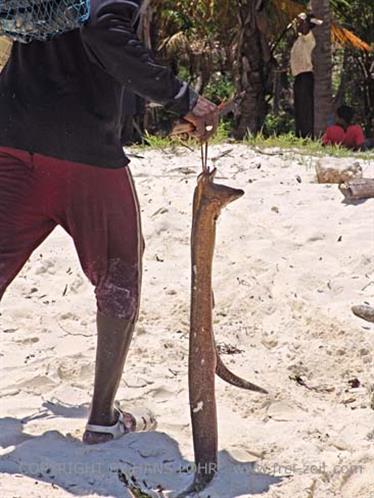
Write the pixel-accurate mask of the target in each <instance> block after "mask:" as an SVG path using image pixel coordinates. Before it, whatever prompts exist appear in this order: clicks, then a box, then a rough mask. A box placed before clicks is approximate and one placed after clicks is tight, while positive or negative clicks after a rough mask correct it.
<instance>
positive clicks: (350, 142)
mask: <svg viewBox="0 0 374 498" xmlns="http://www.w3.org/2000/svg"><path fill="white" fill-rule="evenodd" d="M364 142H365V135H364V132H363V130H362V128H361V126H360V125H351V126H348V128H347V131H346V132H345V139H344V142H343V143H344V145H345V146H346V147H348V148H349V149H358V148H359V147H361V145H362V144H363V143H364Z"/></svg>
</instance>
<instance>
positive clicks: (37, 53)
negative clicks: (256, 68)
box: [0, 0, 197, 168]
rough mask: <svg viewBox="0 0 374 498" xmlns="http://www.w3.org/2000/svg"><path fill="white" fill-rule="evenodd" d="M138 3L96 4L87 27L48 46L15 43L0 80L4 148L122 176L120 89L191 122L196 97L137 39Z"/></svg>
mask: <svg viewBox="0 0 374 498" xmlns="http://www.w3.org/2000/svg"><path fill="white" fill-rule="evenodd" d="M140 4H141V0H91V14H90V19H89V21H88V22H87V23H86V24H85V25H84V26H82V27H81V28H80V29H76V30H74V31H71V32H68V33H65V34H63V35H60V36H58V37H56V38H54V39H52V40H51V41H49V42H38V41H33V42H31V43H29V44H20V43H15V44H14V45H13V48H12V53H11V56H10V59H9V61H8V63H7V65H6V66H5V68H4V70H3V72H2V74H1V76H0V146H5V147H13V148H17V149H21V150H27V151H30V152H37V153H41V154H45V155H49V156H53V157H58V158H60V159H66V160H69V161H75V162H81V163H86V164H92V165H96V166H101V167H107V168H118V167H121V166H124V165H125V164H127V163H128V160H127V158H126V156H125V155H124V153H123V150H122V146H121V115H122V112H123V105H122V97H123V88H124V87H126V88H128V89H129V90H131V91H133V92H134V93H137V94H138V95H141V96H142V97H145V98H147V99H149V100H152V101H154V102H157V103H160V104H162V105H166V107H167V108H169V109H170V110H171V111H173V112H175V114H176V115H178V116H182V115H184V114H186V113H187V112H188V111H189V110H190V109H191V108H192V107H193V105H194V104H195V102H196V99H197V95H196V94H195V93H194V92H193V91H192V90H191V89H190V88H189V87H188V86H187V85H186V84H184V83H183V82H181V81H179V80H178V79H177V78H176V77H175V76H174V75H173V74H172V72H171V71H170V70H169V69H168V68H165V67H163V66H160V65H159V64H157V63H156V62H155V60H154V59H153V57H152V55H151V54H150V53H149V52H148V51H147V50H146V49H145V48H144V46H143V45H142V44H141V43H140V42H139V40H138V39H137V37H136V34H135V30H134V27H133V26H134V20H135V18H136V16H137V15H138V7H139V6H140Z"/></svg>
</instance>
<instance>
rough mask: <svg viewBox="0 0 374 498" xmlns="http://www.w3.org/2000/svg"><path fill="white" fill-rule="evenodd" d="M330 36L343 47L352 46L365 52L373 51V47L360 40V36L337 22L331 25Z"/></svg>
mask: <svg viewBox="0 0 374 498" xmlns="http://www.w3.org/2000/svg"><path fill="white" fill-rule="evenodd" d="M332 38H333V41H334V42H335V43H337V44H338V45H341V46H343V47H347V46H348V47H353V48H356V49H357V50H363V51H365V52H372V51H373V48H372V47H371V46H370V45H369V44H368V43H366V42H365V41H363V40H361V38H359V37H358V36H357V35H355V34H354V33H352V31H349V29H346V28H342V27H340V26H338V25H337V24H333V25H332Z"/></svg>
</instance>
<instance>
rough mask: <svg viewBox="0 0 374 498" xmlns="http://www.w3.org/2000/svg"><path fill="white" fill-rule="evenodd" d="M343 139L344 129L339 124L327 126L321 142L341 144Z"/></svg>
mask: <svg viewBox="0 0 374 498" xmlns="http://www.w3.org/2000/svg"><path fill="white" fill-rule="evenodd" d="M344 139H345V131H344V128H342V127H341V126H339V125H332V126H329V127H328V128H327V130H326V133H325V134H324V135H323V138H322V142H323V144H324V145H341V144H342V143H343V142H344Z"/></svg>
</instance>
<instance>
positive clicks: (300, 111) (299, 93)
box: [290, 13, 322, 138]
mask: <svg viewBox="0 0 374 498" xmlns="http://www.w3.org/2000/svg"><path fill="white" fill-rule="evenodd" d="M320 24H322V21H321V20H319V19H316V18H315V17H314V15H313V14H306V13H302V14H299V16H298V18H297V32H298V38H297V40H296V41H295V43H294V44H293V46H292V49H291V61H290V62H291V72H292V76H294V78H295V82H294V106H295V128H296V130H295V132H296V136H297V137H300V138H307V137H310V138H313V136H314V74H313V62H312V54H313V50H314V47H315V46H316V40H315V38H314V35H313V33H312V29H313V28H314V27H315V26H316V25H320Z"/></svg>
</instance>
